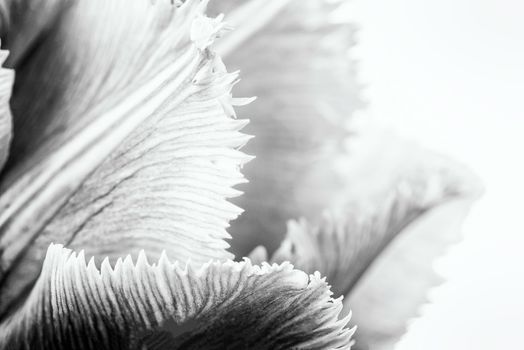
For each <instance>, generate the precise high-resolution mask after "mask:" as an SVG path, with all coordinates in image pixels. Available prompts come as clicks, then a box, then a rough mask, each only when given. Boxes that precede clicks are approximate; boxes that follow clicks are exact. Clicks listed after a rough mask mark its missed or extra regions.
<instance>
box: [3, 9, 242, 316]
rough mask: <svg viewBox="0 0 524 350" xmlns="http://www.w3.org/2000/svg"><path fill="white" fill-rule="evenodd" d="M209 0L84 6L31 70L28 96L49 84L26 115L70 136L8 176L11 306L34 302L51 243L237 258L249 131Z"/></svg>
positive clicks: (6, 276) (99, 251) (6, 252)
mask: <svg viewBox="0 0 524 350" xmlns="http://www.w3.org/2000/svg"><path fill="white" fill-rule="evenodd" d="M205 5H206V2H205V1H204V2H202V1H196V0H195V1H187V2H185V3H184V5H182V6H181V7H176V6H175V5H173V4H171V2H170V1H168V2H160V1H159V2H156V3H155V4H152V3H151V2H150V1H148V0H134V1H111V2H106V1H102V0H100V1H85V0H84V1H74V2H71V3H70V6H69V7H67V9H66V10H64V13H63V14H62V15H61V20H60V21H59V22H58V23H57V24H56V25H55V27H53V28H54V29H53V31H52V35H51V34H49V35H50V37H49V39H48V41H46V40H44V43H43V44H42V46H45V47H46V50H45V51H42V52H40V51H39V50H37V51H36V52H35V53H33V54H32V58H31V60H30V63H27V64H28V66H24V68H22V69H21V74H22V77H21V78H20V79H21V80H20V87H19V91H20V94H22V95H23V96H25V97H19V98H21V99H24V98H27V96H33V95H34V93H31V90H28V89H31V88H35V89H36V88H38V89H43V92H42V96H38V99H37V101H35V103H33V104H28V103H27V101H25V103H24V108H28V109H24V110H23V111H20V110H19V111H18V113H20V114H19V116H18V117H17V118H22V119H24V120H25V118H29V119H27V120H33V119H35V118H36V116H35V115H34V114H33V113H37V114H38V113H43V115H44V116H47V117H49V118H50V119H49V120H47V121H46V122H45V125H46V127H47V126H49V127H50V128H53V127H52V125H55V126H56V127H59V129H60V131H56V130H55V131H50V132H51V134H53V135H54V136H55V137H54V138H53V142H51V143H50V144H48V143H47V141H46V140H47V139H46V136H43V137H44V139H42V140H41V142H40V141H38V142H37V141H36V140H35V142H36V143H35V145H36V144H39V145H41V147H42V149H43V150H45V151H47V153H42V152H40V151H39V152H37V153H31V156H30V157H29V158H28V159H22V160H21V163H20V166H15V168H13V169H12V170H11V172H10V173H9V174H8V176H14V175H16V174H18V172H19V170H21V169H25V171H23V174H24V175H23V176H16V177H15V178H12V179H7V180H5V181H6V182H5V183H6V184H7V183H10V184H11V185H10V186H9V188H8V190H6V191H5V192H4V193H3V195H2V197H0V208H2V216H1V217H0V230H1V237H0V247H1V248H2V254H1V261H0V263H1V267H2V273H1V274H0V277H1V282H0V293H1V294H0V297H1V299H0V311H1V312H4V313H5V311H6V310H7V309H8V308H9V307H12V306H13V305H14V304H15V303H16V302H18V301H19V299H21V298H23V297H25V295H26V293H27V292H28V288H30V286H31V284H32V283H33V282H34V280H35V279H36V277H37V276H38V273H39V271H40V268H41V263H42V261H43V259H44V256H45V252H46V249H47V247H48V246H49V244H50V243H51V242H58V243H64V244H66V245H67V246H69V247H72V248H78V249H85V251H86V253H87V254H89V255H94V256H96V257H105V256H109V258H110V260H111V261H112V262H114V261H115V260H116V258H117V257H119V256H122V255H124V254H132V255H134V256H136V254H137V253H138V251H139V250H140V249H144V250H145V251H146V252H147V253H148V254H149V255H150V256H152V257H158V256H159V254H160V252H161V251H162V250H166V252H167V254H168V256H169V257H170V258H172V259H175V260H180V261H182V262H185V261H187V260H188V259H189V258H191V259H192V261H193V262H194V263H195V264H200V263H204V262H207V261H209V260H210V259H227V258H229V257H231V254H230V253H228V252H226V248H227V247H228V245H227V243H225V242H224V238H228V237H229V235H228V234H227V232H226V231H225V229H226V227H227V226H228V225H229V221H230V220H231V219H233V218H235V217H236V216H237V215H238V214H239V213H240V212H241V210H240V209H239V208H237V207H236V206H234V205H232V204H230V203H229V202H228V201H227V200H226V199H227V198H229V197H232V196H236V195H238V194H239V193H240V192H238V191H236V190H233V189H232V188H231V187H232V186H233V185H235V184H238V183H240V182H242V181H243V177H242V175H241V174H240V172H239V168H240V166H241V165H242V164H243V163H245V162H246V161H247V160H249V159H250V157H247V156H246V155H244V154H243V153H242V152H240V151H238V149H239V148H240V147H241V146H242V145H243V144H244V143H246V142H247V140H248V139H249V137H248V136H245V135H242V134H240V133H239V129H241V128H242V127H243V126H244V125H245V124H246V121H245V120H242V121H237V120H234V119H232V118H231V116H232V115H231V111H232V110H233V107H232V106H231V98H230V90H231V87H232V85H233V84H234V82H235V81H236V80H237V76H236V74H229V73H227V72H226V71H225V68H224V66H223V64H222V62H221V60H220V58H218V57H217V56H216V55H215V54H214V53H213V52H212V51H210V50H209V49H208V48H207V46H208V45H209V44H211V43H212V42H213V40H214V39H215V38H216V36H218V35H220V33H221V30H222V29H223V24H222V22H221V21H220V19H209V18H207V17H205V16H203V12H204V11H205ZM47 50H48V51H47ZM55 51H56V52H55ZM48 53H50V54H49V57H47V56H45V55H47V54H48ZM58 53H60V54H62V55H63V57H59V54H58ZM64 59H66V61H63V60H64ZM33 60H34V62H35V63H33ZM61 60H62V61H61ZM28 62H29V61H28ZM60 62H62V63H64V64H59V63H60ZM29 66H31V67H33V68H27V67H29ZM47 68H49V69H47ZM26 69H28V71H27V72H26ZM24 72H26V73H24ZM48 94H49V95H48ZM51 95H52V96H51ZM46 96H47V97H49V98H52V99H53V101H54V102H53V103H49V101H47V100H46ZM15 97H16V96H15ZM15 99H16V98H15ZM17 103H21V102H16V101H15V102H14V104H15V106H17ZM27 105H29V106H27ZM15 117H16V116H15ZM40 117H41V116H40V114H38V118H40ZM43 118H45V117H43ZM15 119H16V118H15ZM35 120H36V119H35ZM35 122H36V123H40V122H41V121H40V120H36V121H35ZM55 123H57V124H55ZM58 125H59V126H58ZM28 132H29V131H28ZM15 133H16V130H15ZM43 133H44V134H45V133H46V131H45V130H44V131H43ZM30 134H33V133H32V132H30ZM51 134H49V135H51ZM49 135H48V136H49ZM22 138H23V137H22ZM37 138H38V137H37ZM48 146H49V147H48ZM28 147H33V146H28ZM15 151H16V149H15ZM18 151H19V150H18ZM19 152H21V151H19ZM40 158H41V159H40Z"/></svg>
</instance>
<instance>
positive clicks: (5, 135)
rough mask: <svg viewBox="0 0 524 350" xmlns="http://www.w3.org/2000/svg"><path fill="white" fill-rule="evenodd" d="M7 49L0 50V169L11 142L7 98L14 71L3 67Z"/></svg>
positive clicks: (9, 113)
mask: <svg viewBox="0 0 524 350" xmlns="http://www.w3.org/2000/svg"><path fill="white" fill-rule="evenodd" d="M6 58H7V51H4V50H0V169H2V167H3V165H4V163H5V161H6V160H7V156H8V154H9V144H10V143H11V136H12V130H11V128H12V126H11V108H10V107H9V99H10V98H11V90H12V87H13V81H14V72H13V71H12V70H11V69H7V68H4V67H3V64H4V62H5V59H6Z"/></svg>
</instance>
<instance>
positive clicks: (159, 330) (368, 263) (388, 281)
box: [0, 0, 482, 350]
mask: <svg viewBox="0 0 524 350" xmlns="http://www.w3.org/2000/svg"><path fill="white" fill-rule="evenodd" d="M344 5H345V1H333V0H331V1H328V0H244V1H241V0H227V1H224V0H212V1H210V2H209V4H208V1H206V0H186V1H181V0H178V1H173V0H170V1H167V0H164V1H162V0H156V1H155V0H126V1H124V0H46V1H44V0H0V39H1V51H0V63H1V64H2V66H1V70H0V162H1V164H2V172H1V174H0V348H1V349H13V350H15V349H97V350H101V349H349V348H352V349H357V350H366V349H369V350H374V349H377V350H385V349H393V347H394V344H395V343H396V342H397V341H398V340H399V339H400V337H401V336H402V335H403V334H404V332H405V331H406V326H407V322H408V321H409V320H410V319H411V318H414V317H416V316H417V315H418V310H419V308H420V307H421V306H422V305H423V304H425V303H426V301H427V293H428V290H429V289H430V288H433V287H435V286H437V285H439V284H440V283H442V278H441V277H440V276H439V275H438V274H437V273H436V272H435V271H434V270H433V262H434V260H435V259H436V258H438V257H439V256H441V255H442V254H443V253H444V252H445V251H446V249H447V248H448V247H449V245H450V244H453V243H455V242H457V241H459V240H460V228H461V223H462V221H463V219H464V218H465V217H466V216H467V213H468V211H469V209H470V208H471V206H472V204H473V203H474V202H475V201H476V200H477V198H478V197H479V195H480V194H481V193H482V186H481V185H480V183H479V180H477V178H476V176H475V175H474V174H472V173H471V172H470V171H469V170H468V168H467V167H465V166H463V165H461V164H459V163H456V162H454V161H453V160H450V159H448V158H447V157H446V156H445V155H440V154H436V153H433V152H431V151H428V150H426V149H424V148H423V147H421V146H419V145H417V144H416V143H415V142H412V141H409V140H405V139H403V138H402V137H401V136H399V135H397V134H395V133H394V132H390V131H387V130H382V129H380V128H360V127H359V125H358V120H357V119H358V118H357V116H358V111H360V110H363V109H366V108H367V102H366V101H365V98H363V96H362V93H361V92H362V88H363V87H362V85H361V83H359V79H358V74H357V70H358V69H357V66H358V64H357V62H356V60H355V59H354V58H353V57H352V55H351V49H352V47H353V46H354V44H355V33H356V27H355V25H354V24H353V23H352V22H351V20H350V19H349V17H347V16H346V15H345V11H343V8H344Z"/></svg>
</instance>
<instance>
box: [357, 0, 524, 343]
mask: <svg viewBox="0 0 524 350" xmlns="http://www.w3.org/2000/svg"><path fill="white" fill-rule="evenodd" d="M349 7H350V11H351V16H352V18H353V20H354V22H355V23H357V24H358V26H359V27H360V30H359V33H358V36H357V40H358V42H359V43H358V46H357V48H356V49H355V50H354V51H353V56H354V57H356V58H358V59H359V60H360V67H359V70H360V72H361V78H360V80H361V81H362V82H363V83H365V84H366V85H367V88H366V91H365V96H366V98H367V100H368V102H369V104H370V106H369V108H368V110H367V111H366V112H364V113H365V114H364V115H363V116H362V117H363V118H372V119H374V120H376V121H378V122H380V123H387V124H389V125H391V126H392V127H393V128H395V129H397V130H399V131H400V132H401V133H403V134H406V135H408V136H410V137H411V138H414V139H418V140H420V142H421V143H422V144H424V145H426V146H427V147H429V148H433V149H436V150H438V151H440V152H442V153H446V154H448V155H450V156H452V157H454V158H455V159H458V160H460V161H462V162H463V163H465V164H467V165H468V166H469V167H470V168H472V169H473V170H474V171H475V172H476V174H477V175H478V176H479V177H480V178H481V179H482V181H483V183H484V185H485V187H486V193H485V195H484V197H483V198H482V199H481V200H480V201H479V202H478V203H477V205H476V206H475V207H474V209H473V211H472V212H471V214H470V216H469V218H468V220H467V222H466V224H465V227H464V234H465V239H464V241H463V243H461V244H460V245H458V246H457V247H455V248H453V249H451V250H450V252H449V254H448V255H447V256H446V257H445V258H444V259H443V260H442V261H440V263H439V264H438V266H437V267H438V268H440V271H442V272H443V273H444V275H445V276H446V277H447V279H448V282H447V283H446V284H445V285H443V286H442V287H440V288H438V289H437V290H434V291H432V293H431V299H432V304H431V305H430V306H427V307H425V308H424V309H423V315H424V317H423V318H421V319H418V320H416V321H414V322H412V324H411V326H410V330H409V332H408V334H407V335H406V336H405V337H404V339H403V340H402V341H401V343H400V344H399V345H398V347H397V350H421V349H422V350H432V349H439V350H442V349H452V350H456V349H457V350H458V349H460V350H463V349H465V350H467V349H476V350H484V349H505V350H511V349H524V238H523V235H524V204H523V199H524V165H523V162H524V107H523V105H524V1H519V0H439V1H437V0H433V1H430V0H396V1H394V0H353V1H352V2H351V3H350V6H349Z"/></svg>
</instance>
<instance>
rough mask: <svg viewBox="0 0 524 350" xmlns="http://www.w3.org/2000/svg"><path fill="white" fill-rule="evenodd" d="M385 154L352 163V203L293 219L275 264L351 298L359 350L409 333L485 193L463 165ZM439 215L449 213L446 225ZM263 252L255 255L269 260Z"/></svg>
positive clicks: (403, 149) (394, 148)
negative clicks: (319, 278) (323, 280)
mask: <svg viewBox="0 0 524 350" xmlns="http://www.w3.org/2000/svg"><path fill="white" fill-rule="evenodd" d="M368 147H370V148H371V149H372V147H371V146H370V145H369V144H368V145H366V149H367V150H368V152H369V149H370V148H368ZM378 148H379V150H375V151H372V152H371V153H366V154H367V156H365V157H363V158H362V159H360V160H359V161H356V162H355V163H354V164H352V167H354V170H355V172H356V173H354V175H357V174H358V175H357V176H356V177H349V178H348V180H349V181H350V182H352V183H354V184H355V185H354V188H353V189H352V190H351V189H348V192H347V195H348V197H349V199H348V200H347V201H346V203H345V204H344V205H343V206H341V207H336V208H333V209H331V210H330V211H328V212H326V214H325V215H324V217H323V218H322V219H321V220H320V221H319V222H313V223H309V222H307V221H306V220H304V219H302V220H300V221H298V222H295V221H291V222H290V223H289V226H288V232H287V237H286V239H285V240H284V241H283V242H282V244H281V246H280V248H279V249H278V250H277V251H276V252H275V253H274V255H273V257H272V258H271V261H272V262H281V261H291V262H292V263H293V264H295V265H296V266H297V267H298V268H300V269H302V270H304V271H309V272H311V271H320V272H321V273H322V274H324V275H326V277H327V278H328V280H329V281H330V283H331V284H332V286H333V291H334V293H335V295H345V296H347V297H348V298H349V299H348V300H349V302H347V303H346V306H347V307H348V308H349V306H350V307H351V309H352V310H353V312H354V315H355V318H356V319H358V321H360V322H359V323H357V324H358V325H359V329H361V330H362V332H359V333H358V334H357V347H359V348H360V346H362V345H363V344H367V345H369V346H372V347H371V348H374V347H373V346H374V345H375V346H378V345H379V343H380V342H388V345H390V346H391V343H392V342H393V341H394V340H396V339H398V337H399V336H400V335H401V334H402V333H403V331H404V329H405V325H406V322H407V321H408V319H409V318H411V317H413V316H415V315H416V312H417V310H418V307H419V306H420V305H421V304H422V303H423V302H424V301H425V296H426V293H427V291H428V289H429V288H430V287H432V286H434V285H436V284H438V283H439V282H440V278H438V277H437V276H436V273H435V272H434V271H433V269H432V262H433V261H434V260H435V259H436V258H437V257H438V256H439V255H440V254H442V253H443V252H444V251H445V249H446V247H447V246H449V244H450V243H452V242H454V241H456V240H458V239H459V237H460V236H459V234H458V232H459V230H458V226H459V224H460V222H461V221H462V219H463V218H464V217H465V214H466V212H467V210H466V209H468V208H469V206H470V205H471V203H472V199H474V198H476V197H477V195H478V191H479V189H478V187H477V186H476V185H475V182H476V180H475V179H474V177H473V176H472V175H471V174H469V172H467V171H465V170H463V169H462V167H461V166H459V165H458V164H454V163H452V162H450V161H448V160H446V159H443V158H441V157H439V156H436V155H434V154H431V153H429V152H424V151H420V150H417V148H416V146H414V145H411V144H409V143H399V144H396V145H395V143H393V144H392V142H385V144H383V145H382V146H381V147H378ZM377 154H380V155H381V157H378V156H377ZM357 159H358V157H355V160H357ZM377 162H378V163H377ZM349 173H351V171H350V172H349ZM364 174H369V175H368V176H364ZM384 174H388V175H387V176H384ZM385 177H387V178H388V180H385V179H384V178H385ZM457 205H458V206H457ZM443 209H445V211H443ZM437 213H440V214H442V213H445V215H443V216H442V215H440V219H439V220H440V225H437V224H436V223H438V222H439V221H435V219H434V218H433V217H434V215H436V214H437ZM260 249H261V248H258V250H257V251H256V252H253V253H252V254H253V256H255V257H256V256H264V252H263V251H261V250H260ZM368 269H370V271H368ZM357 282H358V283H357ZM365 348H366V347H363V349H365ZM386 348H387V347H386Z"/></svg>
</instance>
